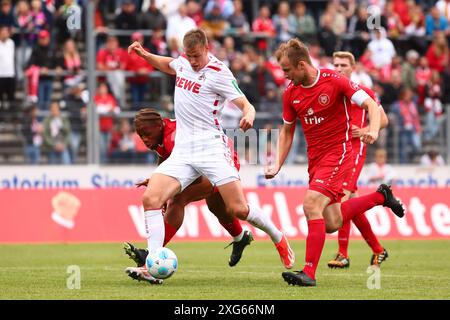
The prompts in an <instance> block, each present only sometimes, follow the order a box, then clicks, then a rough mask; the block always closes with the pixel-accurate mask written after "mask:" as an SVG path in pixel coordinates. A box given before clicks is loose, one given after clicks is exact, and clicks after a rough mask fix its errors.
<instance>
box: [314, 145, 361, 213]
mask: <svg viewBox="0 0 450 320" xmlns="http://www.w3.org/2000/svg"><path fill="white" fill-rule="evenodd" d="M352 165H353V162H352V152H351V143H350V142H348V143H347V144H346V145H345V148H344V146H343V145H340V146H339V147H335V148H333V149H327V150H326V152H323V154H321V155H320V156H318V157H315V158H314V159H311V158H310V159H309V165H308V173H309V189H310V190H314V191H317V192H320V193H321V194H323V195H325V196H327V197H328V198H330V199H331V202H330V203H329V204H333V203H336V202H340V201H341V198H342V197H343V196H344V189H343V183H344V181H345V179H346V178H347V176H348V175H349V172H350V171H351V170H352Z"/></svg>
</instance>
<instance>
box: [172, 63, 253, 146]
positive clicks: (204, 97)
mask: <svg viewBox="0 0 450 320" xmlns="http://www.w3.org/2000/svg"><path fill="white" fill-rule="evenodd" d="M209 58H210V61H209V63H208V64H207V65H206V66H205V67H204V68H203V69H202V70H200V71H199V72H196V71H194V70H192V67H191V65H190V64H189V61H188V60H187V58H186V56H185V55H181V56H179V57H178V58H177V59H174V60H173V61H172V62H171V63H170V67H171V68H172V69H174V70H175V71H176V81H175V97H174V104H175V107H174V109H175V118H176V120H177V130H176V135H175V145H176V146H182V145H185V144H186V143H189V142H202V141H205V142H206V141H207V140H209V141H211V140H212V139H214V138H215V137H217V136H218V135H222V134H223V130H222V125H221V115H222V109H223V106H224V102H225V100H230V101H231V100H234V99H236V98H239V97H242V96H244V94H243V93H242V91H241V90H240V89H239V87H238V85H237V82H236V79H235V78H234V76H233V74H232V73H231V71H230V70H229V69H228V67H227V66H226V65H225V64H223V63H222V62H221V61H220V60H218V59H217V58H216V57H215V56H213V55H211V54H210V55H209ZM206 144H208V143H207V142H206Z"/></svg>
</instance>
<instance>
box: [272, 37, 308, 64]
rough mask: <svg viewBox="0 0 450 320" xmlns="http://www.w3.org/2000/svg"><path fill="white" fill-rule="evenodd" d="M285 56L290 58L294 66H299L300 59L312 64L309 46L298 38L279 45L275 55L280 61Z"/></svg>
mask: <svg viewBox="0 0 450 320" xmlns="http://www.w3.org/2000/svg"><path fill="white" fill-rule="evenodd" d="M284 56H286V57H287V58H288V59H289V62H290V63H291V64H292V65H293V66H297V65H298V63H299V62H300V61H305V62H306V63H308V64H310V65H312V63H311V57H310V55H309V50H308V47H307V46H306V45H305V44H304V43H303V42H301V41H300V40H299V39H296V38H294V39H291V40H289V41H288V42H284V43H282V44H281V45H280V46H279V47H278V49H277V51H276V52H275V57H276V58H277V60H278V61H280V60H281V58H282V57H284Z"/></svg>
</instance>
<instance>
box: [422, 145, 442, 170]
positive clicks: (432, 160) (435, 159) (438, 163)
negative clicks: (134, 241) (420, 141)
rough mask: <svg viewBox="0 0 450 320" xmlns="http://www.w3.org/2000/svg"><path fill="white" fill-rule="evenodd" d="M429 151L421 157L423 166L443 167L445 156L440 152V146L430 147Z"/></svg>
mask: <svg viewBox="0 0 450 320" xmlns="http://www.w3.org/2000/svg"><path fill="white" fill-rule="evenodd" d="M427 149H428V151H427V152H426V153H424V154H423V155H422V157H420V165H421V166H423V167H443V166H445V160H444V158H443V157H442V156H441V155H440V154H439V151H438V148H436V147H431V146H430V147H428V148H427Z"/></svg>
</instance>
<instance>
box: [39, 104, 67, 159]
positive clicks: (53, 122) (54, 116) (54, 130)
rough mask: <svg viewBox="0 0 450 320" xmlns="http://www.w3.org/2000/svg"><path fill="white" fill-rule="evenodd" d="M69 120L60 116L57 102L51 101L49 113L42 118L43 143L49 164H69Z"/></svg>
mask: <svg viewBox="0 0 450 320" xmlns="http://www.w3.org/2000/svg"><path fill="white" fill-rule="evenodd" d="M70 130H71V128H70V122H69V119H67V117H65V116H62V115H61V112H60V109H59V104H58V103H57V102H52V103H51V105H50V115H49V116H48V117H47V118H45V120H44V132H43V136H44V144H43V147H44V148H45V150H46V152H47V155H48V161H49V164H70V155H69V144H70Z"/></svg>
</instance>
